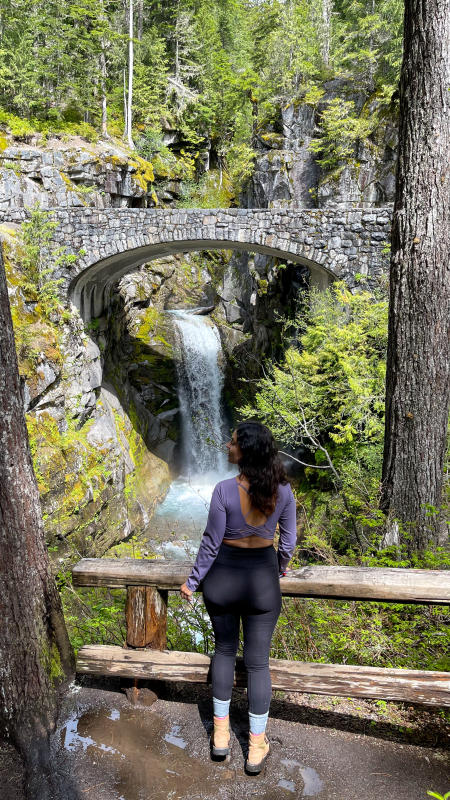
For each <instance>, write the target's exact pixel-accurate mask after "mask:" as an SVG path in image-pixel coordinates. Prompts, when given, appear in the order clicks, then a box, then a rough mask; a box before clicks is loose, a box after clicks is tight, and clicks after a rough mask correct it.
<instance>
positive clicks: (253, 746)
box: [245, 733, 270, 775]
mask: <svg viewBox="0 0 450 800" xmlns="http://www.w3.org/2000/svg"><path fill="white" fill-rule="evenodd" d="M269 750H270V747H269V740H268V738H267V736H266V734H265V733H258V734H255V733H250V734H249V738H248V757H247V761H246V764H245V769H246V770H247V772H251V773H252V774H253V775H257V774H258V772H261V770H262V768H263V765H264V762H265V760H266V758H267V756H268V755H269Z"/></svg>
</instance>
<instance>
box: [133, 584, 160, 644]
mask: <svg viewBox="0 0 450 800" xmlns="http://www.w3.org/2000/svg"><path fill="white" fill-rule="evenodd" d="M125 618H126V623H127V645H128V646H129V647H153V648H155V649H156V650H164V648H165V647H167V591H165V590H162V591H159V590H158V589H156V588H155V587H153V586H128V588H127V602H126V607H125Z"/></svg>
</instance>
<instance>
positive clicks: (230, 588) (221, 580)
mask: <svg viewBox="0 0 450 800" xmlns="http://www.w3.org/2000/svg"><path fill="white" fill-rule="evenodd" d="M202 589H203V597H204V601H205V606H206V608H207V611H208V614H209V616H210V617H211V622H212V626H213V629H214V634H215V639H216V648H215V654H214V657H213V660H212V666H211V670H212V690H213V696H214V697H216V698H217V699H218V700H229V699H230V697H231V690H232V687H233V679H234V666H235V661H236V652H237V649H238V644H239V620H240V618H241V617H242V627H243V631H244V663H245V667H246V670H247V678H248V688H247V694H248V704H249V711H251V712H252V713H253V714H265V713H266V711H268V710H269V705H270V697H271V693H272V684H271V681H270V672H269V651H270V642H271V639H272V634H273V631H274V629H275V625H276V623H277V619H278V617H279V615H280V611H281V591H280V580H279V576H278V559H277V555H276V552H275V550H274V548H273V547H259V548H243V547H233V546H232V545H227V544H221V546H220V549H219V553H218V555H217V558H216V560H215V562H214V564H213V565H212V567H211V569H210V570H209V572H208V573H207V575H205V578H204V579H203V586H202Z"/></svg>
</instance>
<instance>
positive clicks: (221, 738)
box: [211, 714, 230, 756]
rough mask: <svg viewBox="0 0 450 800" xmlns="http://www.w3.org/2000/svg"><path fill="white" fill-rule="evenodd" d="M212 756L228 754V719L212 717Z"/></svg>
mask: <svg viewBox="0 0 450 800" xmlns="http://www.w3.org/2000/svg"><path fill="white" fill-rule="evenodd" d="M211 747H212V754H213V756H227V755H228V754H229V752H230V717H229V715H228V714H227V716H226V717H214V731H213V733H212V736H211Z"/></svg>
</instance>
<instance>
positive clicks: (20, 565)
mask: <svg viewBox="0 0 450 800" xmlns="http://www.w3.org/2000/svg"><path fill="white" fill-rule="evenodd" d="M0 586H1V591H0V684H1V692H0V734H1V735H3V736H6V738H7V739H9V740H10V741H12V742H13V743H14V744H15V745H16V747H17V748H18V749H19V751H20V753H21V755H22V756H23V758H24V763H25V768H26V776H27V787H26V788H27V797H29V798H33V800H37V798H39V800H45V799H46V798H50V797H51V798H57V797H59V796H60V794H59V791H58V787H57V786H56V785H55V781H56V777H55V774H54V770H53V769H52V768H51V764H50V759H49V734H50V732H51V730H52V728H53V726H54V723H55V718H56V711H57V688H58V686H59V685H60V684H61V683H62V681H64V680H65V679H67V678H69V677H70V676H72V675H73V673H74V667H75V664H74V659H73V651H72V648H71V646H70V643H69V640H68V636H67V631H66V627H65V624H64V618H63V614H62V609H61V603H60V598H59V594H58V590H57V587H56V584H55V580H54V578H53V577H52V574H51V570H50V563H49V558H48V553H47V549H46V545H45V539H44V530H43V523H42V517H41V509H40V504H39V494H38V489H37V484H36V479H35V477H34V473H33V467H32V463H31V456H30V448H29V445H28V435H27V429H26V425H25V416H24V411H23V402H22V393H21V389H20V379H19V373H18V368H17V357H16V350H15V344H14V334H13V328H12V321H11V313H10V308H9V301H8V291H7V286H6V276H5V270H4V267H3V261H2V257H1V250H0ZM0 793H1V790H0Z"/></svg>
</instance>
